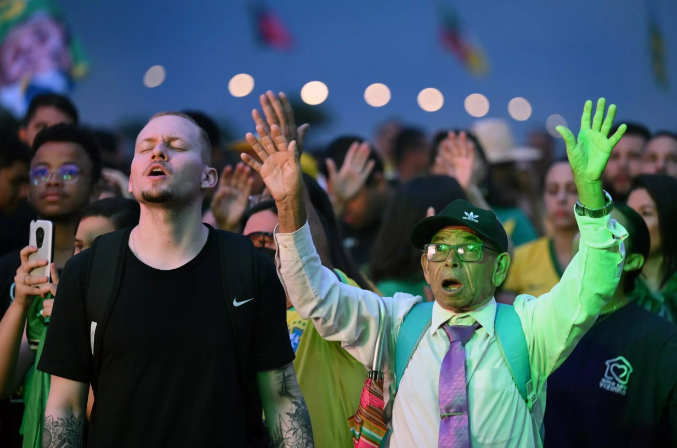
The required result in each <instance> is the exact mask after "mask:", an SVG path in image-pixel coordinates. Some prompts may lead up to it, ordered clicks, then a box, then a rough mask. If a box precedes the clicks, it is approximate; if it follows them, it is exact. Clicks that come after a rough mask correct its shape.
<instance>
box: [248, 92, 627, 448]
mask: <svg viewBox="0 0 677 448" xmlns="http://www.w3.org/2000/svg"><path fill="white" fill-rule="evenodd" d="M604 109H605V103H604V100H603V99H601V100H600V101H599V102H598V104H597V111H596V113H595V116H594V119H593V120H592V126H591V124H590V122H591V115H592V103H591V102H589V101H588V102H587V103H586V104H585V108H584V113H583V118H582V124H581V131H580V133H579V135H578V139H576V138H575V137H574V136H573V134H572V133H571V132H570V131H569V130H568V129H566V128H560V129H559V130H560V133H562V135H563V137H564V139H565V142H566V144H567V152H568V154H569V160H570V163H571V167H572V170H573V173H574V176H575V178H576V184H577V187H578V192H579V200H580V201H579V203H577V204H576V215H577V219H578V223H579V227H580V231H581V244H580V251H579V253H578V254H577V255H576V257H575V258H574V259H573V260H572V262H571V263H570V264H569V266H568V268H567V270H566V272H565V273H564V275H563V276H562V279H561V281H560V282H559V284H557V285H556V286H555V287H554V288H553V289H552V291H550V292H549V293H547V294H544V295H543V296H541V297H539V298H535V297H532V296H527V295H522V296H519V297H518V298H517V299H516V300H515V304H514V307H510V306H508V305H499V304H497V303H496V301H495V299H494V297H493V296H494V292H495V290H496V288H497V287H498V286H499V285H500V284H501V283H502V282H503V280H504V279H505V277H506V274H507V271H508V267H509V265H510V256H509V255H508V253H507V250H508V240H507V236H506V234H505V231H504V230H503V227H502V226H501V224H500V223H499V222H498V220H497V219H496V217H495V215H494V214H493V213H492V212H490V211H487V210H483V209H479V208H476V207H473V206H472V205H471V204H470V203H468V202H465V201H454V202H452V203H451V204H449V205H448V206H447V207H446V208H445V209H444V210H442V211H441V212H440V213H438V214H437V215H436V216H432V217H428V218H426V219H423V220H422V221H420V222H419V223H418V224H417V225H416V226H415V227H414V229H413V231H412V234H411V241H412V243H413V244H414V245H415V246H416V247H418V248H420V249H422V250H423V254H422V256H421V264H422V267H423V272H424V274H425V277H426V280H427V281H428V282H429V283H430V285H431V288H432V291H433V294H434V296H435V301H434V302H433V303H420V302H421V297H418V296H416V297H414V296H411V295H408V294H403V293H397V294H395V296H394V297H393V298H380V297H378V296H377V295H375V294H374V293H372V292H369V291H364V290H361V289H359V288H354V287H350V286H347V285H344V284H341V282H340V281H339V280H338V278H336V276H335V275H334V274H333V273H332V272H331V271H329V270H327V269H325V268H323V267H322V264H321V262H320V258H319V257H318V255H317V253H316V252H315V249H314V247H313V244H312V239H311V235H310V231H309V229H308V225H307V223H306V215H305V206H304V204H303V200H302V197H303V196H302V188H303V187H302V181H301V170H300V167H299V162H298V158H297V151H296V145H295V142H291V143H289V144H287V142H286V141H285V139H284V137H283V136H282V134H281V133H280V130H279V128H277V127H273V128H272V130H271V135H268V134H267V133H266V130H265V129H264V128H263V127H257V131H258V132H259V134H260V135H261V142H260V143H259V142H258V141H257V140H256V138H255V137H254V136H253V135H252V134H247V140H248V141H249V143H250V144H251V145H252V146H253V147H254V149H255V150H256V152H257V154H258V155H259V157H260V158H261V160H262V161H263V163H260V162H258V161H255V160H254V159H252V158H251V157H248V156H246V155H244V156H243V160H244V161H245V162H247V163H248V164H249V165H250V166H251V167H252V168H254V169H256V170H257V171H259V172H260V173H261V176H262V178H263V180H264V182H265V183H266V186H267V187H268V190H269V191H270V193H271V194H272V196H273V198H274V199H275V201H276V203H277V208H278V212H279V228H278V233H276V240H277V245H278V253H277V259H278V273H279V275H280V278H281V280H282V282H283V284H284V286H285V289H286V291H287V295H288V297H289V299H290V300H291V301H292V303H293V304H294V306H295V307H296V309H297V310H298V313H299V314H300V315H302V316H303V317H304V318H311V319H313V323H314V325H315V327H316V328H317V330H318V332H319V333H320V334H321V335H322V336H323V337H324V338H325V339H328V340H334V341H341V342H342V344H343V347H344V348H345V349H346V350H347V351H348V352H350V353H351V354H352V355H353V356H354V357H355V358H356V359H358V360H359V361H361V362H362V363H363V364H364V365H365V366H369V367H371V364H372V362H373V357H374V352H375V345H376V340H377V337H378V336H377V335H378V334H379V330H380V329H383V334H385V348H384V351H383V367H382V368H383V370H384V371H385V390H384V398H385V402H387V403H389V405H388V406H387V407H386V410H387V411H388V412H387V414H388V415H390V416H391V419H390V422H389V428H390V435H389V441H388V442H386V444H387V443H389V446H390V447H397V448H410V447H419V448H432V447H438V446H439V447H444V448H451V447H453V448H460V447H470V446H473V447H482V446H492V447H496V446H501V447H537V446H542V441H541V440H542V437H541V433H540V430H541V427H542V421H543V412H544V410H545V382H546V379H547V377H548V375H550V374H551V373H552V372H553V370H555V369H556V368H557V367H558V366H559V365H561V364H562V362H563V361H564V360H565V359H566V357H567V356H568V355H569V354H570V353H571V352H572V350H573V349H574V347H575V345H576V343H577V342H578V341H579V340H580V339H581V337H582V336H583V335H584V334H585V332H586V331H587V330H588V329H589V328H590V327H591V326H592V324H593V323H594V321H595V319H596V318H597V315H598V314H599V312H600V310H601V309H602V307H603V306H604V305H605V304H606V302H607V301H608V300H609V299H610V298H611V297H612V295H613V292H614V290H615V289H616V286H617V284H618V281H619V276H620V272H621V270H622V264H623V259H624V255H623V250H622V245H621V241H622V240H623V239H624V238H625V236H626V235H627V232H626V231H625V229H623V227H622V226H620V225H618V224H617V223H615V221H611V220H610V219H609V213H610V211H611V209H612V202H611V199H610V197H609V196H608V194H605V193H604V192H603V190H602V187H601V175H602V172H603V171H604V167H605V166H606V162H607V160H608V159H609V155H610V154H611V150H612V149H613V147H614V146H615V144H616V143H617V142H618V140H619V139H620V138H621V136H622V135H623V131H624V130H625V129H624V127H623V126H621V128H620V129H619V131H618V132H617V133H616V134H614V135H613V136H612V137H610V138H607V135H608V133H609V130H610V129H611V126H612V122H613V118H614V115H615V112H616V108H615V106H613V105H612V106H611V107H610V108H609V112H608V115H607V117H606V119H604ZM385 225H397V223H389V224H388V223H386V224H385ZM376 250H378V249H376ZM381 304H383V305H385V306H384V308H385V311H386V313H385V316H383V317H384V319H379V316H380V311H379V310H380V309H381V306H380V305H381ZM395 394H396V395H395Z"/></svg>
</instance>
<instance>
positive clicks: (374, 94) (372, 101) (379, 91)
mask: <svg viewBox="0 0 677 448" xmlns="http://www.w3.org/2000/svg"><path fill="white" fill-rule="evenodd" d="M364 100H365V101H366V102H367V104H369V105H370V106H373V107H382V106H385V105H386V104H388V102H389V101H390V89H389V88H388V86H387V85H385V84H381V83H376V84H372V85H370V86H369V87H367V89H366V90H365V91H364Z"/></svg>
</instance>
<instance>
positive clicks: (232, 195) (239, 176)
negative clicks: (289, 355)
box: [211, 163, 252, 230]
mask: <svg viewBox="0 0 677 448" xmlns="http://www.w3.org/2000/svg"><path fill="white" fill-rule="evenodd" d="M249 172H250V168H249V167H248V166H247V165H245V164H244V163H238V164H237V167H236V168H235V169H233V167H232V166H227V167H226V168H225V169H224V170H223V172H222V173H221V179H220V181H219V188H218V190H216V193H215V194H214V197H213V199H212V203H211V209H212V214H213V215H214V219H216V222H217V224H218V226H219V228H220V229H225V230H235V229H237V227H238V225H239V224H240V219H241V218H242V216H243V215H244V212H245V210H246V209H247V204H248V202H249V193H251V189H252V180H251V179H250V178H249Z"/></svg>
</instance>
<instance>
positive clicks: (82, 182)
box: [30, 142, 93, 221]
mask: <svg viewBox="0 0 677 448" xmlns="http://www.w3.org/2000/svg"><path fill="white" fill-rule="evenodd" d="M91 174H92V161H91V160H90V158H89V156H88V155H87V153H86V152H85V150H84V149H83V148H82V147H81V146H80V145H78V144H77V143H71V142H47V143H45V144H44V145H42V146H40V148H38V150H37V152H36V153H35V156H33V160H31V174H30V201H31V204H32V205H33V207H35V209H36V210H37V212H38V215H39V216H40V217H41V218H43V219H48V220H51V221H60V220H63V219H69V218H71V217H73V216H74V215H77V214H78V213H80V212H81V211H82V209H83V208H84V207H85V206H86V205H87V204H88V203H89V201H90V199H91V196H92V191H93V188H92V181H91Z"/></svg>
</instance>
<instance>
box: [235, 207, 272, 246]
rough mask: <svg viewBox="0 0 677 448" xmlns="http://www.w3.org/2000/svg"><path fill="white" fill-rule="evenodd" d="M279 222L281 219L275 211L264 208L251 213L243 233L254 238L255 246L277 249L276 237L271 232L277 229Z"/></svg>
mask: <svg viewBox="0 0 677 448" xmlns="http://www.w3.org/2000/svg"><path fill="white" fill-rule="evenodd" d="M278 222H279V220H278V219H277V215H276V214H275V213H274V212H272V211H271V210H262V211H260V212H258V213H254V214H253V215H251V217H250V218H249V219H248V220H247V224H245V226H244V231H243V232H242V233H243V234H244V235H245V236H247V237H249V238H250V239H251V240H252V242H253V243H254V246H255V247H265V248H268V249H272V250H276V249H277V245H276V244H275V239H274V238H272V237H271V236H270V234H272V233H273V232H274V231H275V226H277V223H278Z"/></svg>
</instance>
